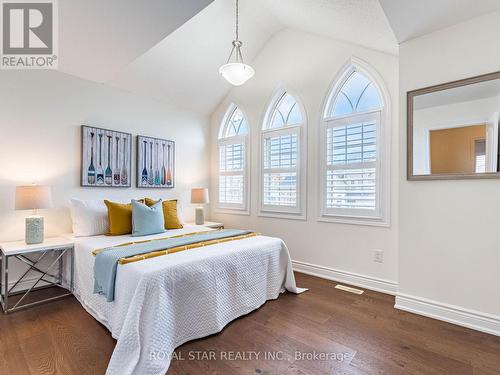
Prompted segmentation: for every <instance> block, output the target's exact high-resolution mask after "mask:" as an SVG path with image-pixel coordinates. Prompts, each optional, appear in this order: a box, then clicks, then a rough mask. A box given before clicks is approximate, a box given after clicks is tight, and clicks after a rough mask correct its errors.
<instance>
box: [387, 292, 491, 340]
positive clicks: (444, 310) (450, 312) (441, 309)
mask: <svg viewBox="0 0 500 375" xmlns="http://www.w3.org/2000/svg"><path fill="white" fill-rule="evenodd" d="M394 307H395V308H396V309H399V310H404V311H407V312H411V313H414V314H418V315H423V316H427V317H429V318H433V319H438V320H442V321H445V322H448V323H452V324H457V325H459V326H462V327H467V328H471V329H475V330H477V331H481V332H486V333H489V334H492V335H496V336H500V316H496V315H490V314H485V313H482V312H479V311H474V310H468V309H464V308H462V307H458V306H453V305H448V304H444V303H440V302H435V301H431V300H428V299H425V298H420V297H415V296H410V295H407V294H397V296H396V304H395V305H394Z"/></svg>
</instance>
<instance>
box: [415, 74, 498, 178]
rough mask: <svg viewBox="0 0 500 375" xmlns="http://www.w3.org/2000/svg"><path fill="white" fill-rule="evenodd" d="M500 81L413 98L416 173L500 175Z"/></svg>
mask: <svg viewBox="0 0 500 375" xmlns="http://www.w3.org/2000/svg"><path fill="white" fill-rule="evenodd" d="M499 112H500V79H494V80H488V81H484V82H479V83H474V84H469V85H466V86H460V87H455V88H451V89H445V90H440V91H436V92H431V93H427V94H423V95H417V96H415V97H414V98H413V175H443V174H444V175H453V174H456V175H464V174H478V173H486V172H490V173H491V172H493V173H494V172H498V171H499V170H500V169H499V150H498V141H499V135H498V125H499Z"/></svg>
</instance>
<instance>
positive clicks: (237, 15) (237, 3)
mask: <svg viewBox="0 0 500 375" xmlns="http://www.w3.org/2000/svg"><path fill="white" fill-rule="evenodd" d="M239 8H240V7H239V1H238V0H236V40H239V30H238V29H239V19H238V18H239V13H240V9H239Z"/></svg>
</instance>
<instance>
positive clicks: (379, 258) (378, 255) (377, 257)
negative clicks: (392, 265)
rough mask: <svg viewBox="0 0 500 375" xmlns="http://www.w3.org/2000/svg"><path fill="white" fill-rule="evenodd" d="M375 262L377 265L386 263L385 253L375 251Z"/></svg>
mask: <svg viewBox="0 0 500 375" xmlns="http://www.w3.org/2000/svg"><path fill="white" fill-rule="evenodd" d="M373 261H374V262H375V263H384V251H383V250H373Z"/></svg>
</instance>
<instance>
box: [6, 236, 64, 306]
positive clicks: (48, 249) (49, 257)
mask: <svg viewBox="0 0 500 375" xmlns="http://www.w3.org/2000/svg"><path fill="white" fill-rule="evenodd" d="M0 250H1V258H2V261H1V278H0V303H1V306H2V309H3V311H4V314H8V313H10V312H13V311H16V310H19V309H22V308H26V307H29V306H34V305H38V304H41V303H44V302H48V301H53V300H56V299H60V298H63V297H66V296H68V295H71V294H72V291H73V270H74V265H73V263H74V254H73V252H74V245H73V242H71V240H68V239H66V238H63V237H54V238H47V239H45V241H44V242H43V243H41V244H36V245H26V243H25V242H24V241H16V242H3V243H0ZM13 259H16V260H17V261H19V262H21V263H23V264H25V265H27V266H28V269H27V270H26V271H25V272H24V273H22V274H21V276H20V277H19V279H18V280H16V281H15V282H13V283H12V285H11V282H9V266H11V263H12V260H13ZM65 266H69V269H70V275H69V276H70V277H69V280H68V283H69V286H68V287H69V289H68V288H67V287H65V286H64V285H63V275H64V270H63V268H64V267H65ZM33 273H35V274H36V277H34V278H33V277H32V274H33ZM28 274H30V276H29V277H28ZM25 284H26V286H25V287H24V289H23V288H22V286H23V285H25ZM30 284H31V285H30ZM16 287H17V288H18V289H21V290H16ZM49 287H59V288H62V289H64V290H65V291H64V293H63V294H60V295H57V296H51V297H46V298H43V299H37V300H36V301H34V302H28V300H29V299H31V296H30V294H31V293H32V292H33V291H35V290H39V289H45V288H49ZM18 296H20V298H17V297H18ZM28 296H30V297H29V298H27V297H28ZM10 297H15V298H12V299H14V302H13V303H12V304H13V306H11V305H10V304H9V299H10ZM23 302H25V303H23Z"/></svg>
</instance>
